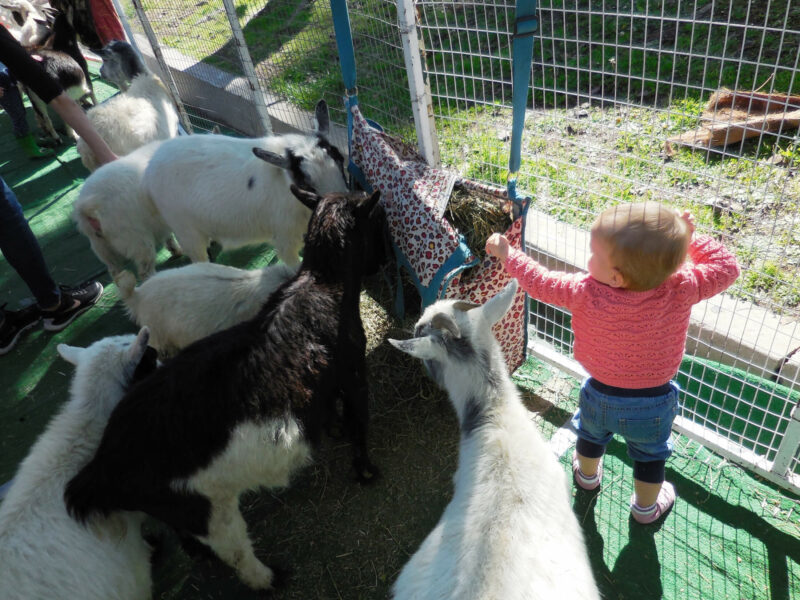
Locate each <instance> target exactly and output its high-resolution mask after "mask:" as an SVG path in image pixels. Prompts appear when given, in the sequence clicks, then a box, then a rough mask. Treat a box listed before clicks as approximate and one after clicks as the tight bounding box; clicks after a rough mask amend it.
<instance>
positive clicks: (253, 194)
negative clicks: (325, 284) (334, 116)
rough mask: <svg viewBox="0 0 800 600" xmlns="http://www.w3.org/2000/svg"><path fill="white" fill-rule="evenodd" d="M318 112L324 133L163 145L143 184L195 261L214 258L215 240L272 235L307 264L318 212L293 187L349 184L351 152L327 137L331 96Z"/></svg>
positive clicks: (325, 188) (290, 258)
mask: <svg viewBox="0 0 800 600" xmlns="http://www.w3.org/2000/svg"><path fill="white" fill-rule="evenodd" d="M315 117H316V124H317V125H316V127H317V133H316V135H301V134H287V135H274V136H267V137H262V138H256V139H247V138H235V137H230V136H224V135H193V136H181V137H179V138H175V139H172V140H168V141H166V142H164V143H163V144H162V145H161V147H160V148H159V149H158V151H157V152H156V153H155V154H154V155H153V158H152V159H151V160H150V163H149V164H148V165H147V170H146V171H145V174H144V179H143V185H144V187H145V189H146V190H147V192H148V193H149V195H150V197H151V198H152V201H153V204H154V205H155V206H156V207H157V208H158V211H159V212H160V213H161V216H162V218H163V219H164V221H165V222H166V223H167V225H169V227H170V228H171V229H172V231H173V232H174V234H175V237H176V238H177V240H178V243H179V244H180V246H181V248H182V249H183V252H184V254H185V255H186V256H188V257H189V258H190V259H191V260H192V262H204V261H207V260H208V254H207V248H208V245H209V243H210V242H211V241H212V240H214V241H217V242H219V243H220V244H221V245H222V246H223V248H236V247H238V246H244V245H247V244H253V243H262V242H269V243H271V244H272V245H273V246H274V247H275V250H276V252H277V253H278V256H279V257H280V259H281V260H282V261H283V262H285V263H286V264H288V265H289V266H296V265H297V264H299V262H300V258H299V252H300V250H301V249H302V247H303V234H304V233H305V230H306V226H307V224H308V217H309V216H310V212H309V210H308V209H307V208H306V207H305V206H303V205H301V204H300V203H299V202H297V200H295V198H294V197H293V196H292V194H291V192H290V191H289V186H290V185H292V184H295V185H297V186H298V187H300V188H303V189H307V190H312V191H314V192H316V193H318V194H328V193H333V192H339V193H343V192H346V191H347V182H346V181H345V178H344V171H343V164H344V158H343V156H342V154H341V153H340V152H339V150H338V149H337V148H336V147H335V146H333V145H331V143H330V142H329V141H328V138H327V134H328V129H329V117H328V105H327V104H326V103H325V101H324V100H320V102H319V103H317V107H316V111H315Z"/></svg>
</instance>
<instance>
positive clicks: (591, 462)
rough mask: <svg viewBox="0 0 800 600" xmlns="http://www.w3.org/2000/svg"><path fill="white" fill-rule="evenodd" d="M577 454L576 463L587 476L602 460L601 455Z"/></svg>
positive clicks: (592, 473)
mask: <svg viewBox="0 0 800 600" xmlns="http://www.w3.org/2000/svg"><path fill="white" fill-rule="evenodd" d="M577 454H578V464H579V465H580V467H581V472H582V473H583V474H584V475H586V476H587V477H591V476H592V475H594V474H595V473H597V467H598V466H599V465H600V461H601V460H602V458H603V457H602V456H599V457H597V458H587V457H586V456H583V455H582V454H581V453H580V452H578V453H577ZM656 494H658V492H656Z"/></svg>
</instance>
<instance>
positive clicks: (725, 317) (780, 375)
mask: <svg viewBox="0 0 800 600" xmlns="http://www.w3.org/2000/svg"><path fill="white" fill-rule="evenodd" d="M525 241H526V243H527V246H528V252H529V254H531V256H533V257H534V258H535V259H536V260H538V261H539V262H540V263H541V264H543V265H544V266H546V267H547V268H549V269H557V270H562V271H567V272H575V271H579V270H584V269H585V268H586V261H587V259H588V255H589V233H588V232H587V231H584V230H582V229H579V228H577V227H574V226H571V225H568V224H566V223H562V222H559V221H556V220H555V219H554V218H553V217H550V216H548V215H545V214H544V213H541V212H539V211H535V210H530V211H529V212H528V219H527V228H526V240H525ZM798 348H800V325H799V324H798V322H797V321H796V320H794V319H789V318H786V317H781V316H780V315H776V314H775V313H773V312H771V311H769V310H766V309H764V308H761V307H759V306H756V305H754V304H752V303H751V302H747V301H745V300H741V299H737V298H732V297H731V296H728V295H727V294H718V295H717V296H714V297H713V298H710V299H708V300H705V301H703V302H701V303H699V304H697V305H695V306H694V308H693V309H692V316H691V321H690V323H689V337H688V339H687V342H686V353H687V354H691V355H694V356H699V357H701V358H708V359H710V360H713V361H716V362H720V363H723V364H726V365H730V366H732V367H736V368H739V369H742V370H746V371H748V372H749V373H751V374H753V375H756V376H759V377H763V378H765V379H770V380H772V381H777V382H778V383H781V384H783V385H785V386H788V387H791V388H793V389H800V352H796V353H795V354H792V353H793V352H794V351H795V350H797V349H798Z"/></svg>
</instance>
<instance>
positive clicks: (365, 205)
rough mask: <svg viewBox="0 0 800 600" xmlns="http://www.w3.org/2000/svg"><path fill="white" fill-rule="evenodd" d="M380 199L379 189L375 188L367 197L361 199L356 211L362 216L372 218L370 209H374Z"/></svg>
mask: <svg viewBox="0 0 800 600" xmlns="http://www.w3.org/2000/svg"><path fill="white" fill-rule="evenodd" d="M380 199H381V191H380V190H379V189H377V188H376V189H375V191H374V192H372V195H371V196H370V197H369V198H367V199H366V200H362V201H361V204H359V205H358V212H359V213H361V214H362V215H363V216H366V217H367V218H368V219H369V218H372V211H373V210H375V207H376V206H378V202H379V201H380Z"/></svg>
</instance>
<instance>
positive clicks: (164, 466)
mask: <svg viewBox="0 0 800 600" xmlns="http://www.w3.org/2000/svg"><path fill="white" fill-rule="evenodd" d="M292 192H293V193H294V194H295V195H296V196H297V198H298V199H299V201H300V202H302V203H303V204H305V205H306V206H307V207H308V208H309V209H310V210H312V211H313V212H312V216H311V220H310V222H309V225H308V233H307V236H306V238H307V241H306V246H305V251H304V254H303V262H302V264H301V266H300V269H299V271H298V273H297V274H296V275H295V276H294V277H292V278H291V279H290V280H289V281H288V282H286V283H284V284H283V285H282V286H281V287H280V288H278V290H277V291H276V292H275V293H273V294H272V296H270V299H269V300H268V301H267V302H266V304H265V305H264V307H263V308H262V309H261V311H260V312H259V313H258V315H257V316H256V317H254V318H253V319H251V320H249V321H245V322H243V323H241V324H239V325H236V326H234V327H231V328H230V329H227V330H225V331H222V332H219V333H216V334H214V335H211V336H209V337H207V338H204V339H202V340H199V341H197V342H195V343H194V344H192V345H190V346H188V347H187V348H185V349H184V350H183V351H182V352H180V353H179V354H177V355H176V356H175V357H174V358H173V359H171V360H169V361H168V362H167V363H166V364H164V366H162V367H161V368H159V369H158V370H157V371H156V372H155V373H154V374H153V375H152V376H151V377H149V378H148V379H146V380H144V381H142V382H140V383H139V384H138V385H136V386H135V387H133V388H132V389H131V390H130V392H129V393H128V394H127V395H126V397H125V398H123V400H122V401H121V402H120V404H119V406H118V407H117V409H116V410H115V411H114V413H113V414H112V415H111V419H110V420H109V423H108V426H107V427H106V430H105V434H104V436H103V440H102V442H101V443H100V447H99V448H98V450H97V453H96V454H95V456H94V458H93V459H92V461H91V462H90V463H89V464H88V465H87V466H86V467H85V468H84V469H83V470H82V471H81V472H80V473H78V475H77V476H76V477H75V478H74V479H73V480H72V481H70V483H69V484H68V486H67V489H66V492H65V500H66V503H67V507H68V510H69V512H70V513H71V514H72V515H73V516H74V517H75V518H76V519H78V520H79V521H86V520H87V519H88V518H89V517H90V516H91V515H93V514H97V513H99V514H108V513H110V512H112V511H114V510H118V509H123V510H135V511H144V512H146V513H148V514H150V515H152V516H154V517H156V518H159V519H161V520H162V521H164V522H166V523H168V524H169V525H171V526H173V527H174V528H176V529H178V530H181V531H183V532H185V533H188V534H191V535H193V536H195V537H196V538H197V539H198V540H200V541H201V542H203V543H205V544H207V545H208V546H209V547H210V548H211V549H212V550H213V551H214V552H215V553H216V554H217V555H218V556H219V557H220V558H221V559H222V560H223V561H225V562H226V563H228V564H229V565H230V566H231V567H233V568H234V569H236V571H237V573H238V575H239V577H240V578H241V580H242V581H244V582H245V583H246V584H247V585H249V586H250V587H252V588H255V589H261V590H266V589H270V588H272V587H273V586H274V583H275V575H274V573H273V571H272V570H271V569H270V568H268V567H267V566H265V565H264V564H263V563H262V562H261V561H259V560H258V559H257V558H256V556H255V554H254V553H253V548H252V544H251V541H250V539H249V537H248V535H247V526H246V523H245V521H244V519H243V518H242V515H241V513H240V511H239V495H240V494H241V493H242V492H243V491H245V490H247V489H253V488H257V487H259V486H266V487H279V486H286V485H288V483H289V480H290V476H291V475H292V473H293V472H294V471H295V470H296V469H298V468H299V467H301V466H303V465H305V464H306V463H308V462H309V460H310V456H311V450H312V446H313V445H314V443H315V441H316V440H317V439H319V437H320V434H321V431H322V429H323V428H324V427H325V426H326V425H328V424H329V423H330V420H331V419H332V418H334V417H333V414H334V412H335V411H336V405H337V403H338V401H339V400H341V402H342V406H343V419H344V423H343V425H344V428H345V431H347V432H348V433H349V435H350V438H351V440H352V442H353V446H354V454H355V457H354V460H353V464H354V466H355V468H356V471H357V474H358V476H359V477H360V478H361V479H362V480H365V481H369V480H372V479H373V478H374V477H375V476H376V475H377V469H376V468H375V467H374V466H373V465H372V463H371V462H370V460H369V458H368V455H367V448H366V436H367V421H368V406H367V401H368V390H367V383H366V372H365V356H364V355H365V349H366V336H365V335H364V328H363V325H362V323H361V317H360V314H359V296H360V287H361V279H362V277H361V272H362V269H363V262H364V258H365V257H364V254H365V247H366V245H367V243H368V242H367V240H368V238H369V235H370V231H369V228H370V214H371V212H372V210H373V209H374V208H375V206H376V205H377V202H378V198H379V193H378V192H376V193H375V194H373V195H372V196H370V197H368V198H366V197H364V196H363V195H362V194H329V195H326V196H323V197H320V196H317V195H316V194H313V193H311V192H306V191H303V190H300V189H299V188H297V187H293V188H292Z"/></svg>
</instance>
